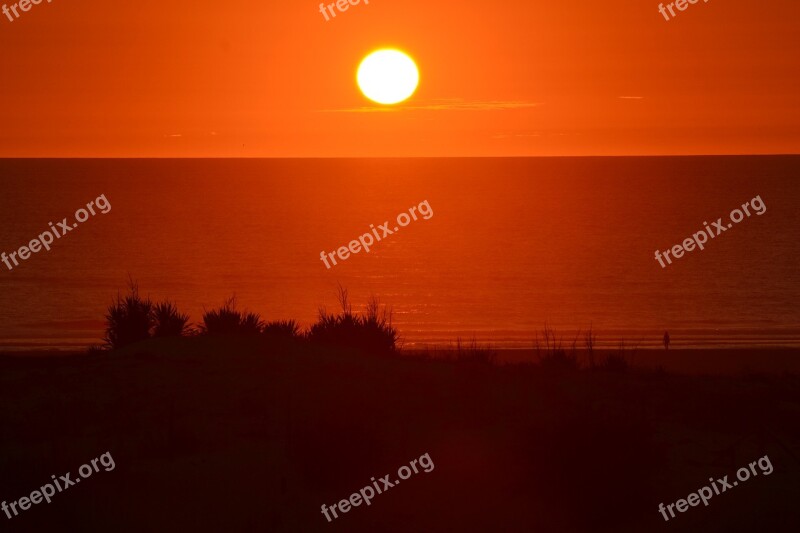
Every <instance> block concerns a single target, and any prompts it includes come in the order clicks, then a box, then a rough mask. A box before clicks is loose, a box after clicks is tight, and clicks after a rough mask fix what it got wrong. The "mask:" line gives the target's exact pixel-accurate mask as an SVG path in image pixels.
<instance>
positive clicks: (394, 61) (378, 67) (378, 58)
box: [357, 49, 419, 104]
mask: <svg viewBox="0 0 800 533" xmlns="http://www.w3.org/2000/svg"><path fill="white" fill-rule="evenodd" d="M357 78H358V87H359V88H360V89H361V92H362V93H364V96H366V97H367V98H369V99H370V100H372V101H373V102H378V103H379V104H396V103H398V102H402V101H403V100H405V99H407V98H408V97H409V96H411V95H412V94H414V91H415V90H416V89H417V84H418V83H419V71H418V70H417V65H416V64H415V63H414V60H412V59H411V58H410V57H408V56H407V55H406V54H404V53H403V52H400V51H399V50H389V49H385V50H378V51H375V52H372V53H371V54H370V55H368V56H367V57H365V58H364V60H363V61H362V62H361V64H360V65H359V66H358V76H357Z"/></svg>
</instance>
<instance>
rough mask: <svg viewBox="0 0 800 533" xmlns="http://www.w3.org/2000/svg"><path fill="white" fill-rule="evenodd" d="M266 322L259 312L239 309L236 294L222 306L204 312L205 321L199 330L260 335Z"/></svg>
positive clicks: (225, 333)
mask: <svg viewBox="0 0 800 533" xmlns="http://www.w3.org/2000/svg"><path fill="white" fill-rule="evenodd" d="M263 329H264V322H263V321H262V320H261V316H260V315H259V314H258V313H251V312H248V311H239V310H238V309H236V296H231V297H230V298H228V299H227V300H226V301H225V303H224V304H222V307H220V308H219V309H212V310H211V311H206V312H204V313H203V323H202V324H201V325H200V328H199V331H200V333H201V334H203V335H210V336H245V337H254V336H257V335H260V334H261V332H262V331H263Z"/></svg>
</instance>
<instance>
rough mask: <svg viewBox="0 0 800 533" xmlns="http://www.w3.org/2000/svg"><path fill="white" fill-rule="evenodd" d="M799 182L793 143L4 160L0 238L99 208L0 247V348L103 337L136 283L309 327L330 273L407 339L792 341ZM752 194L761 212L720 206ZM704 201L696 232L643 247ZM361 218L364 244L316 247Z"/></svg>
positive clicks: (799, 282) (683, 231)
mask: <svg viewBox="0 0 800 533" xmlns="http://www.w3.org/2000/svg"><path fill="white" fill-rule="evenodd" d="M798 178H800V157H798V156H752V157H751V156H736V157H733V156H731V157H602V158H596V157H586V158H563V157H560V158H442V159H436V158H434V159H429V158H410V159H38V160H34V159H3V160H0V252H4V253H5V254H7V255H8V254H10V253H11V252H18V250H19V248H20V247H22V246H28V244H29V242H30V241H31V240H32V239H34V238H36V237H37V236H38V235H40V234H42V233H43V232H45V231H47V230H49V229H50V223H53V226H54V227H56V228H58V223H59V222H62V221H63V219H64V218H66V219H67V224H68V225H69V226H73V224H76V221H75V216H76V212H77V211H78V210H79V209H81V208H84V209H85V208H86V205H87V204H88V203H89V202H92V201H95V200H96V199H97V198H98V197H101V196H104V197H105V199H107V201H108V204H109V205H110V206H111V207H110V210H109V211H108V212H107V213H105V214H103V213H101V212H100V210H99V209H98V208H96V207H95V208H94V209H95V214H94V215H91V214H90V213H88V210H87V212H86V213H85V214H84V213H79V216H80V218H86V220H85V221H84V222H81V223H79V224H77V226H73V227H72V229H71V230H70V231H69V232H68V233H66V234H64V235H63V236H61V237H60V238H58V239H55V240H54V242H53V244H51V245H50V247H51V249H50V250H49V251H47V250H44V249H42V250H40V251H38V252H37V253H33V254H31V256H30V257H29V258H28V259H26V260H20V259H18V262H19V264H18V265H16V266H15V265H14V264H13V262H10V264H11V266H12V269H9V268H8V267H7V266H6V265H5V264H4V263H0V350H2V351H18V350H23V351H25V350H29V351H30V350H42V349H59V350H75V349H83V348H85V347H87V346H89V345H94V344H100V343H101V342H102V340H101V339H102V337H103V333H104V327H105V325H104V315H105V313H106V309H107V307H108V305H109V304H110V303H111V302H112V299H113V298H114V297H115V296H116V295H117V294H118V293H124V292H125V291H126V287H127V284H128V283H129V280H131V279H132V280H135V282H136V283H137V284H138V286H139V291H140V293H141V294H143V295H145V296H149V297H150V298H152V299H153V300H156V301H160V300H170V301H173V302H175V303H176V304H177V305H178V307H179V308H180V309H181V310H183V311H185V312H187V313H189V315H190V316H191V318H192V321H193V322H195V323H197V322H199V321H201V319H202V314H203V312H204V311H207V310H210V309H213V308H214V307H217V306H219V305H221V304H222V303H224V302H225V300H226V299H228V298H230V297H232V296H235V298H236V302H237V305H238V306H239V307H240V308H241V309H244V310H248V311H254V312H257V313H259V314H260V315H261V316H262V318H264V319H265V320H276V319H289V318H293V319H296V320H298V321H299V322H300V323H301V324H302V325H303V326H308V325H309V324H310V323H312V322H313V321H314V320H315V319H316V317H317V316H318V313H319V312H320V310H321V309H326V310H328V311H335V310H337V309H338V306H339V304H338V302H337V293H338V290H339V288H340V287H341V288H343V289H345V290H347V294H348V299H349V301H350V303H351V305H352V307H353V309H354V310H359V309H361V308H363V306H364V305H365V304H366V303H367V302H368V300H369V299H370V298H371V297H373V296H374V297H377V298H379V299H380V302H381V303H382V304H385V305H386V306H387V308H389V309H390V310H391V314H392V321H393V325H394V326H396V327H397V328H398V330H399V332H400V335H401V342H402V346H403V347H406V348H426V347H434V346H435V347H447V346H452V345H453V344H454V343H456V342H457V341H458V340H459V339H460V340H461V341H462V342H472V341H475V342H477V343H479V344H488V345H491V346H494V347H496V348H531V347H533V346H534V345H535V343H536V342H537V339H538V340H539V342H542V340H543V331H544V330H545V328H547V329H552V330H553V331H555V332H556V335H557V337H558V338H559V339H562V340H563V343H564V344H565V345H571V344H572V343H573V342H577V343H578V345H579V346H580V345H582V343H583V339H584V337H585V334H586V332H587V331H588V330H589V329H590V328H591V330H592V332H593V333H594V334H595V335H596V336H597V345H598V346H600V347H602V346H607V347H613V346H617V345H618V344H619V343H620V342H624V343H626V344H627V345H629V346H638V347H640V348H643V349H645V348H657V347H660V346H661V343H662V338H663V334H664V332H665V331H668V332H669V335H670V338H671V341H672V346H673V347H675V348H679V347H695V348H696V347H707V348H725V347H755V346H759V347H764V346H793V347H796V346H800V304H799V303H800V269H798V266H799V265H798V263H799V260H800V243H799V242H798V238H797V236H798V235H797V234H798V228H800V179H798ZM753 199H758V200H756V202H759V200H760V203H756V205H762V204H763V206H764V209H763V210H761V209H759V210H758V211H759V212H761V214H758V213H757V212H756V209H754V208H753V207H749V211H750V214H749V216H747V215H744V211H742V219H741V221H739V222H738V223H735V224H734V223H732V222H731V219H730V214H731V212H732V211H733V210H735V209H741V208H742V205H743V204H745V203H747V202H751V201H752V200H753ZM423 202H427V205H428V206H429V207H430V210H429V211H428V210H426V208H425V207H424V206H422V207H420V204H422V203H423ZM101 203H102V200H101ZM412 207H415V208H417V209H416V211H415V214H416V215H417V216H416V220H414V219H413V217H409V218H410V220H409V219H407V218H406V217H401V221H402V222H403V223H406V224H407V225H405V226H401V225H400V224H398V222H397V220H398V219H397V217H398V215H399V214H401V213H409V210H410V209H411V208H412ZM421 210H423V211H424V212H425V213H428V212H430V213H432V215H429V217H428V218H427V219H426V218H424V217H423V216H422V215H420V214H419V213H420V212H421ZM734 217H735V218H739V215H738V214H734ZM718 219H721V221H722V226H723V228H724V232H721V233H720V234H719V235H716V232H717V231H718V230H708V231H712V233H713V234H714V238H709V239H708V242H706V243H705V244H704V249H703V250H699V249H698V248H696V247H695V248H694V249H693V250H692V251H687V252H685V253H684V254H683V255H682V256H681V257H680V258H673V259H672V263H671V264H668V263H666V262H665V266H664V267H662V266H661V264H660V263H659V261H658V260H656V257H655V252H656V251H657V250H658V251H661V252H662V254H663V252H664V251H666V250H671V249H672V248H673V247H674V246H675V245H679V244H681V243H683V242H684V240H685V239H687V238H689V237H691V236H692V235H693V234H695V233H697V232H703V231H707V230H705V228H706V225H708V227H713V223H714V222H717V221H718ZM387 222H388V225H387V224H386V223H387ZM729 223H730V224H731V227H728V224H729ZM380 225H385V226H386V227H387V228H388V229H389V230H391V231H392V233H391V234H387V235H385V236H383V230H378V227H379V226H380ZM395 228H398V229H397V230H396V231H395ZM373 230H375V231H378V233H377V235H380V236H381V237H382V238H381V240H380V241H377V239H375V240H376V242H375V243H374V244H373V245H372V246H371V249H370V251H369V252H368V253H367V252H366V251H365V250H364V249H363V248H362V249H361V250H360V251H359V252H358V253H352V252H350V253H349V256H348V257H347V258H346V259H341V258H337V264H336V265H330V268H327V267H326V265H325V262H323V261H322V260H321V254H322V253H326V254H327V253H335V252H336V251H337V250H339V249H340V248H341V247H347V246H349V245H350V244H351V242H352V241H354V240H357V239H358V238H359V237H361V236H363V235H364V234H371V235H373V236H375V235H376V233H375V232H374V231H373ZM698 239H701V238H700V237H698ZM357 248H358V247H357V246H353V249H357ZM342 255H347V253H344V254H342ZM670 257H671V258H672V255H670ZM17 258H18V256H17ZM329 263H330V260H329Z"/></svg>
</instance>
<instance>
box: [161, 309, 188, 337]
mask: <svg viewBox="0 0 800 533" xmlns="http://www.w3.org/2000/svg"><path fill="white" fill-rule="evenodd" d="M152 312H153V337H181V336H183V335H186V334H187V333H189V315H184V314H182V313H180V312H179V311H178V307H177V306H176V305H175V304H173V303H172V302H169V301H166V302H161V303H159V304H156V305H155V306H154V307H153V311H152Z"/></svg>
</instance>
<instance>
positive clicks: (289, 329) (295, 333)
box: [261, 320, 302, 341]
mask: <svg viewBox="0 0 800 533" xmlns="http://www.w3.org/2000/svg"><path fill="white" fill-rule="evenodd" d="M261 334H262V335H263V336H264V338H265V339H267V340H279V341H291V340H298V339H300V338H302V333H301V332H300V326H299V325H298V324H297V322H296V321H295V320H273V321H271V322H267V323H266V324H264V327H263V328H262V330H261Z"/></svg>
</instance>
